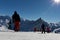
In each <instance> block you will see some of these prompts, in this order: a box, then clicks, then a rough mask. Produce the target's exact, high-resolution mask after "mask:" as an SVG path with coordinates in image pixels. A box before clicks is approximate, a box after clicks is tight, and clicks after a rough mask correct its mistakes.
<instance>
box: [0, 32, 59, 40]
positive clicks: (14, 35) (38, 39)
mask: <svg viewBox="0 0 60 40" xmlns="http://www.w3.org/2000/svg"><path fill="white" fill-rule="evenodd" d="M0 40H60V34H54V33H49V34H47V33H46V34H41V33H40V32H0Z"/></svg>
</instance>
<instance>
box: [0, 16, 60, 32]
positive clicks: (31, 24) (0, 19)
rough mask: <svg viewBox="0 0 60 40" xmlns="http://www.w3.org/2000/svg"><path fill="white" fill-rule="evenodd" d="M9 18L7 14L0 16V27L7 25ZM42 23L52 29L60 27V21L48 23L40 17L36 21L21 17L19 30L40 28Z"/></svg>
mask: <svg viewBox="0 0 60 40" xmlns="http://www.w3.org/2000/svg"><path fill="white" fill-rule="evenodd" d="M10 19H11V18H10V17H9V16H0V27H1V25H5V26H6V27H8V24H7V23H8V22H9V21H10ZM42 23H44V24H45V26H46V27H50V28H51V30H52V31H53V30H54V29H56V28H60V22H59V23H49V24H48V22H46V21H44V20H43V19H42V18H39V19H37V20H36V21H34V20H32V21H31V20H27V19H23V18H21V25H20V31H34V28H37V29H39V30H40V29H41V25H42ZM11 26H12V28H13V23H11Z"/></svg>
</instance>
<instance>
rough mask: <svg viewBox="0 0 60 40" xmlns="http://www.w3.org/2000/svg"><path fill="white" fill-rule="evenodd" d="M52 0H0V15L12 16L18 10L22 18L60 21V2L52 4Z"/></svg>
mask: <svg viewBox="0 0 60 40" xmlns="http://www.w3.org/2000/svg"><path fill="white" fill-rule="evenodd" d="M52 3H53V2H51V0H0V15H9V16H12V14H13V13H14V11H15V10H16V11H17V12H18V13H19V15H20V16H21V17H22V18H25V19H29V20H37V19H38V18H40V17H41V18H42V19H44V20H45V21H47V22H59V21H60V4H59V5H56V4H54V5H52Z"/></svg>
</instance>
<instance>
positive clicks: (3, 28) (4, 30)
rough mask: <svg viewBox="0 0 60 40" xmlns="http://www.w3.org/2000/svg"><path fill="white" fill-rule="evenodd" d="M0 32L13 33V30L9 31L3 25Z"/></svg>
mask: <svg viewBox="0 0 60 40" xmlns="http://www.w3.org/2000/svg"><path fill="white" fill-rule="evenodd" d="M0 32H13V30H9V29H8V28H7V27H6V26H4V25H2V26H1V27H0Z"/></svg>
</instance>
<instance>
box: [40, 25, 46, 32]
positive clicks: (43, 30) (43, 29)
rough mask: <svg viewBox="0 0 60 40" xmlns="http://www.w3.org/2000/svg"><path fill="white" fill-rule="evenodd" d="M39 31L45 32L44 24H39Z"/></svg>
mask: <svg viewBox="0 0 60 40" xmlns="http://www.w3.org/2000/svg"><path fill="white" fill-rule="evenodd" d="M41 31H42V33H43V32H44V33H45V25H44V24H42V25H41Z"/></svg>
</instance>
